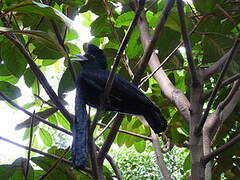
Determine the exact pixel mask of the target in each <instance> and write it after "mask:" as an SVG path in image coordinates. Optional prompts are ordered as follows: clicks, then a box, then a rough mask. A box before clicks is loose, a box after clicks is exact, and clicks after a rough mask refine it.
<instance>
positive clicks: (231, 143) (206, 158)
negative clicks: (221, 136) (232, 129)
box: [201, 134, 240, 164]
mask: <svg viewBox="0 0 240 180" xmlns="http://www.w3.org/2000/svg"><path fill="white" fill-rule="evenodd" d="M239 141H240V134H239V135H237V136H236V137H234V138H232V139H231V140H230V141H229V142H227V143H226V144H224V145H222V146H221V147H220V148H218V149H216V150H215V151H213V152H212V153H210V154H208V155H206V156H204V157H202V158H201V161H202V163H203V164H206V163H208V162H209V161H210V160H212V159H213V158H215V157H216V156H218V155H219V154H221V153H223V152H224V151H226V150H227V149H228V148H230V147H232V146H234V145H235V144H236V143H238V142H239Z"/></svg>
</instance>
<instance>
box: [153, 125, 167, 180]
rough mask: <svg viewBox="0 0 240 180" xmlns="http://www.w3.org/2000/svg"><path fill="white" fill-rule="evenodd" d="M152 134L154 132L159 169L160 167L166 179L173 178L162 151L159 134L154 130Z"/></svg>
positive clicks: (154, 145) (154, 144)
mask: <svg viewBox="0 0 240 180" xmlns="http://www.w3.org/2000/svg"><path fill="white" fill-rule="evenodd" d="M151 134H152V144H153V147H154V152H155V154H156V157H157V164H158V166H159V169H160V171H161V173H162V175H163V177H164V179H166V180H171V175H170V172H169V171H168V169H167V166H166V164H165V162H164V159H163V154H162V152H161V148H160V144H159V141H158V136H157V135H156V134H155V133H154V132H153V130H151Z"/></svg>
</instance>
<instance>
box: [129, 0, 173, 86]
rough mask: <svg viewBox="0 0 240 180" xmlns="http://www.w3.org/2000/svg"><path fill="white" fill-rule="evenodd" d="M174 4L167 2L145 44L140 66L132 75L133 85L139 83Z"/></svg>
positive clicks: (171, 1) (170, 1) (170, 0)
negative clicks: (149, 38) (151, 34)
mask: <svg viewBox="0 0 240 180" xmlns="http://www.w3.org/2000/svg"><path fill="white" fill-rule="evenodd" d="M174 2H175V0H168V2H167V4H166V6H165V8H164V10H163V12H162V14H161V17H160V18H159V21H158V24H157V26H156V28H155V31H154V34H153V36H152V38H151V40H150V41H149V43H148V44H147V46H145V50H144V54H143V57H142V58H141V60H140V64H139V65H138V70H137V73H136V74H135V75H134V80H133V83H134V84H137V82H139V81H140V80H141V77H142V75H143V73H144V71H145V69H146V67H147V64H148V62H149V60H150V58H151V56H152V53H153V50H154V47H155V44H156V42H157V40H158V37H159V35H160V33H161V32H162V31H163V29H164V28H163V27H164V24H165V23H166V21H167V17H168V15H169V13H170V11H171V9H172V7H173V5H174Z"/></svg>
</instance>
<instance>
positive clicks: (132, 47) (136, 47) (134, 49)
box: [126, 28, 143, 59]
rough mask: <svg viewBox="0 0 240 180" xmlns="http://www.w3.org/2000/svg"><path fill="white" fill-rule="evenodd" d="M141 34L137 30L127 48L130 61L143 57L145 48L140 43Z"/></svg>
mask: <svg viewBox="0 0 240 180" xmlns="http://www.w3.org/2000/svg"><path fill="white" fill-rule="evenodd" d="M139 38H140V33H139V30H138V29H137V28H135V29H134V31H133V33H132V35H131V37H130V40H129V42H128V46H127V49H126V51H127V55H128V58H129V59H133V58H137V57H140V56H142V55H143V47H142V45H141V43H140V39H139Z"/></svg>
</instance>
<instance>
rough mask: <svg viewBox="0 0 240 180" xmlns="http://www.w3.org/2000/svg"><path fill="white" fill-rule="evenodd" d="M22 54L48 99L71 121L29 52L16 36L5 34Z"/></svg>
mask: <svg viewBox="0 0 240 180" xmlns="http://www.w3.org/2000/svg"><path fill="white" fill-rule="evenodd" d="M5 36H6V37H7V38H8V39H9V40H10V41H11V42H12V43H13V44H14V45H15V46H16V47H17V48H18V49H19V50H20V52H21V53H22V54H23V55H24V57H25V58H26V61H27V63H28V64H29V66H30V68H31V70H32V71H33V73H34V74H35V76H36V77H37V79H38V80H39V82H40V83H41V85H42V87H43V88H44V89H45V91H46V93H47V94H48V96H49V97H50V99H51V100H52V101H53V103H54V104H55V105H56V107H57V108H58V109H59V111H60V112H61V113H62V114H63V115H64V116H65V117H66V119H67V120H68V121H69V122H70V123H71V122H72V119H71V116H70V114H69V112H68V111H67V110H66V108H65V107H64V106H63V105H62V103H61V100H60V98H59V97H58V96H57V95H56V93H55V92H54V91H53V89H52V87H51V86H50V84H49V83H48V81H47V79H46V78H45V76H44V75H43V73H42V72H41V71H40V70H39V68H38V66H37V65H36V64H35V62H34V61H33V59H32V57H31V56H30V54H29V53H28V52H27V50H26V48H25V47H24V45H23V44H22V43H21V42H20V41H19V40H18V39H16V38H14V37H12V36H11V35H7V34H6V35H5Z"/></svg>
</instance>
